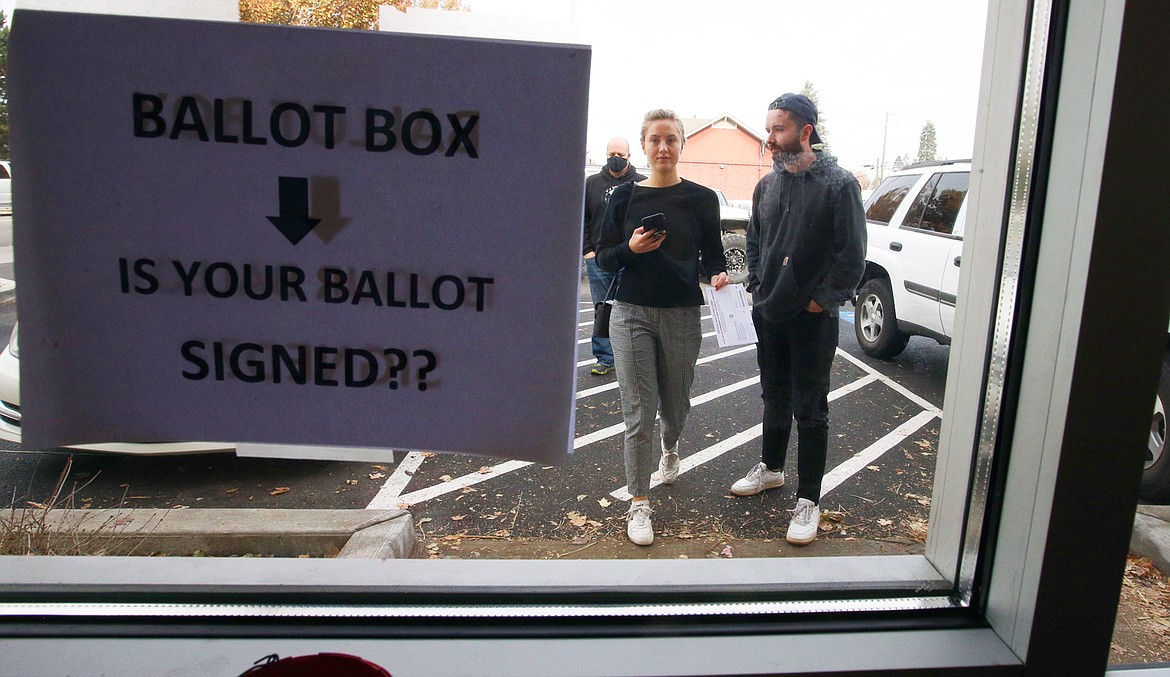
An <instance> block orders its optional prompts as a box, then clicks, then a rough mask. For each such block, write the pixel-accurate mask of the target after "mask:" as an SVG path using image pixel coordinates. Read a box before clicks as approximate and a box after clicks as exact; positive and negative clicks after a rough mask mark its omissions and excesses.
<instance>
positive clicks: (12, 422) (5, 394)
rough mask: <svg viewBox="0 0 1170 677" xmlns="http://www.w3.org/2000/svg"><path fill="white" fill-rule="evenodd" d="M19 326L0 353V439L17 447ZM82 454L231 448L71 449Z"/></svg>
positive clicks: (121, 446)
mask: <svg viewBox="0 0 1170 677" xmlns="http://www.w3.org/2000/svg"><path fill="white" fill-rule="evenodd" d="M19 330H20V325H19V324H17V325H16V326H14V327H13V328H12V337H11V338H10V339H9V341H8V345H7V346H5V348H4V350H3V351H2V352H0V439H3V440H7V441H9V442H16V443H17V444H19V443H20V438H21V434H20V342H19V340H18V333H19ZM70 449H79V450H83V451H106V452H113V453H119V454H139V455H162V454H191V453H202V452H209V451H232V450H234V449H235V447H234V446H233V445H230V444H223V443H221V442H216V443H208V442H160V443H153V444H135V443H125V442H110V443H103V444H79V445H76V446H72V447H70Z"/></svg>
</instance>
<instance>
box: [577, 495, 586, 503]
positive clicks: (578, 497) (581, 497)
mask: <svg viewBox="0 0 1170 677" xmlns="http://www.w3.org/2000/svg"><path fill="white" fill-rule="evenodd" d="M586 496H588V494H577V500H578V501H584V500H585V497H586Z"/></svg>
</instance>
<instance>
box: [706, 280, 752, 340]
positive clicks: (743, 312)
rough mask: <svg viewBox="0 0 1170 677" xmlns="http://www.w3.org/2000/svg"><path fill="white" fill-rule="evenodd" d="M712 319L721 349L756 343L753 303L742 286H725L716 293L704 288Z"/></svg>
mask: <svg viewBox="0 0 1170 677" xmlns="http://www.w3.org/2000/svg"><path fill="white" fill-rule="evenodd" d="M703 295H704V296H705V297H706V299H707V306H708V307H710V308H711V318H712V319H713V320H714V322H715V340H716V341H718V342H719V347H720V348H727V347H730V346H742V345H745V344H748V343H756V342H757V341H759V339H758V338H756V325H755V323H754V322H752V302H751V299H749V298H748V295H747V292H746V291H744V288H743V285H742V284H729V285H725V286H724V287H723V288H722V289H720V290H718V291H716V290H715V288H714V287H708V286H704V287H703Z"/></svg>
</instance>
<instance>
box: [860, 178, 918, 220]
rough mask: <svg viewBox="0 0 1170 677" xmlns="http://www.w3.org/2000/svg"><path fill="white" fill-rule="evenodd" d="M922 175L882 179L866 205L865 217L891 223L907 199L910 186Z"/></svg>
mask: <svg viewBox="0 0 1170 677" xmlns="http://www.w3.org/2000/svg"><path fill="white" fill-rule="evenodd" d="M921 176H922V175H921V174H909V175H903V176H891V177H889V178H888V179H886V180H885V181H882V183H881V185H880V186H878V188H877V190H875V191H874V192H873V195H871V196H870V197H869V202H867V203H866V205H865V218H866V219H867V220H869V221H876V222H878V223H889V222H890V219H892V218H893V217H894V212H896V211H898V206H899V205H901V204H902V200H904V199H906V194H907V193H909V192H910V188H912V187H913V186H914V184H915V183H917V181H918V179H919V178H920V177H921Z"/></svg>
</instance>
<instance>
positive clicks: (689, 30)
mask: <svg viewBox="0 0 1170 677" xmlns="http://www.w3.org/2000/svg"><path fill="white" fill-rule="evenodd" d="M469 4H470V6H471V11H472V13H473V14H476V13H478V14H489V13H515V14H520V15H524V16H529V17H543V18H545V19H547V20H548V21H556V22H569V23H571V24H572V25H573V27H574V28H575V30H576V31H577V34H578V35H579V39H580V40H581V41H582V42H586V43H588V44H591V45H592V47H593V69H592V76H591V86H590V103H589V140H588V148H589V151H590V153H591V154H592V155H593V156H594V157H597V156H599V155H601V154H603V153H604V150H605V144H606V142H607V141H608V140H609V138H610V137H612V136H626V137H629V138H630V139H631V140H634V139H636V137H637V135H638V131H639V128H640V125H641V121H642V115H643V114H644V113H645V112H646V111H647V110H649V109H651V108H659V107H662V108H671V109H674V110H675V111H676V112H677V113H678V114H679V115H680V116H681V117H684V118H689V117H695V118H713V117H717V116H719V115H722V114H723V113H731V114H732V115H734V116H735V117H736V118H738V119H739V120H741V121H742V122H743V123H744V124H746V125H748V126H749V127H751V128H752V129H754V130H755V131H757V132H762V131H763V127H764V115H765V112H766V109H767V105H768V103H769V102H771V101H772V99H774V98H776V97H777V96H779V95H780V94H783V93H784V92H787V91H799V90H800V88H801V87H802V86H803V85H804V82H805V81H806V80H809V81H811V82H812V83H813V86H814V87H815V89H816V90H817V92H818V95H819V96H818V98H819V100H820V103H821V110H822V113H823V118H824V122H825V124H826V126H827V129H828V135H829V142H830V144H831V145H832V150H833V152H834V154H836V155H838V156H839V157H840V159H841V161H842V163H843V164H846V165H847V166H850V167H856V166H859V165H862V164H873V163H875V162H877V159H878V158H879V157H881V155H882V138H883V133H885V132H887V131H888V136H887V141H886V151H885V156H886V161H887V164H888V163H892V162H893V159H894V158H895V157H896V156H898V155H899V154H902V155H914V154H916V153H917V151H918V136H919V133H920V132H921V131H922V126H923V124H924V123H925V122H926V121H927V120H930V121H931V122H933V123H934V126H935V128H936V130H937V139H938V153H939V155H940V156H941V157H948V158H969V157H971V149H972V143H973V141H974V130H975V109H976V103H977V101H978V92H979V75H980V69H981V65H982V54H983V37H984V29H985V20H986V9H987V2H986V0H947V1H946V2H939V1H938V0H869V1H863V0H815V1H810V0H800V1H799V2H795V1H793V0H721V1H719V2H716V1H714V0H704V1H701V2H700V1H697V0H684V1H679V0H578V1H576V2H574V1H573V0H469ZM887 114H888V126H887ZM638 155H639V157H640V153H639V154H638ZM684 156H685V151H684ZM639 165H640V166H644V164H643V163H641V162H639Z"/></svg>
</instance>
